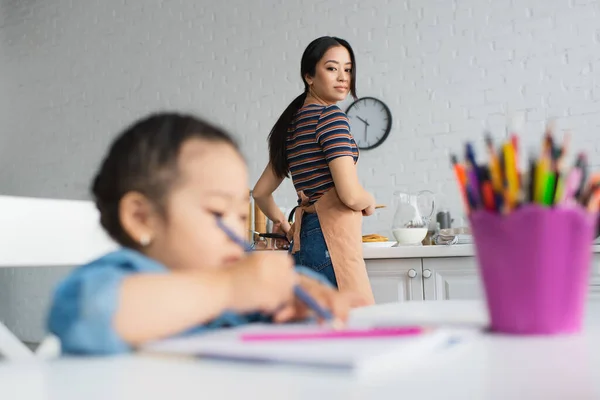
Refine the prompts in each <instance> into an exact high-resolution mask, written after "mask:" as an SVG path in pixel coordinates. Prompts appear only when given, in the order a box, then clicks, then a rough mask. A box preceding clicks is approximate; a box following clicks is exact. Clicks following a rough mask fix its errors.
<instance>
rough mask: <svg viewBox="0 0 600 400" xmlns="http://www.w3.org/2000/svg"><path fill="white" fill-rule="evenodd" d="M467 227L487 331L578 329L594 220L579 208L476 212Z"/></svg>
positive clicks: (536, 207)
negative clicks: (482, 294)
mask: <svg viewBox="0 0 600 400" xmlns="http://www.w3.org/2000/svg"><path fill="white" fill-rule="evenodd" d="M470 220H471V228H472V232H473V239H474V242H475V251H476V254H477V260H478V264H479V270H480V272H481V277H482V281H483V285H484V288H485V295H486V301H487V307H488V311H489V314H490V319H491V330H492V331H495V332H502V333H510V334H520V335H534V334H560V333H576V332H579V331H580V330H581V327H582V321H583V315H584V307H585V302H586V297H587V291H588V283H589V276H590V258H591V253H592V249H591V245H592V242H593V237H594V233H595V230H594V229H595V223H596V221H595V217H594V216H593V215H591V214H589V213H588V212H586V211H585V209H583V208H582V207H579V206H557V207H554V208H548V207H541V206H539V205H525V206H523V207H521V208H519V209H517V210H515V211H513V212H511V213H510V214H508V215H501V214H497V213H491V212H489V211H485V210H477V211H474V212H472V213H471V216H470Z"/></svg>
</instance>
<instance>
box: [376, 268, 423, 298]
mask: <svg viewBox="0 0 600 400" xmlns="http://www.w3.org/2000/svg"><path fill="white" fill-rule="evenodd" d="M365 263H366V265H367V273H368V275H369V280H370V281H371V287H372V288H373V296H374V297H375V303H377V304H382V303H396V302H399V301H409V300H423V281H422V273H421V272H422V269H421V259H420V258H394V259H371V260H365Z"/></svg>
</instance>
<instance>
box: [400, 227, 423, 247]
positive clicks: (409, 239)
mask: <svg viewBox="0 0 600 400" xmlns="http://www.w3.org/2000/svg"><path fill="white" fill-rule="evenodd" d="M392 233H393V234H394V237H395V238H396V240H397V241H398V244H416V243H421V242H422V241H423V239H425V236H427V228H394V229H392Z"/></svg>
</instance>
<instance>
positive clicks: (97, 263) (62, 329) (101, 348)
mask: <svg viewBox="0 0 600 400" xmlns="http://www.w3.org/2000/svg"><path fill="white" fill-rule="evenodd" d="M296 270H297V272H298V273H301V274H303V275H306V276H309V277H311V278H313V279H316V280H318V281H320V282H322V283H324V284H326V285H328V286H331V285H330V284H329V283H328V282H327V280H326V279H325V278H324V277H323V276H322V275H320V274H318V273H316V272H314V271H312V270H310V269H308V268H305V267H296ZM168 272H169V270H168V269H167V268H166V267H165V266H164V265H162V264H160V263H159V262H157V261H155V260H153V259H151V258H148V257H146V256H144V255H143V254H141V253H139V252H137V251H135V250H130V249H120V250H117V251H114V252H111V253H108V254H106V255H104V256H102V257H100V258H99V259H96V260H94V261H92V262H90V263H88V264H85V265H83V266H81V267H79V268H77V269H76V270H75V271H73V272H72V273H71V274H70V275H69V276H68V277H67V278H65V279H64V280H63V281H62V282H61V283H60V284H59V285H58V286H57V288H56V290H55V292H54V296H53V299H52V305H51V307H50V312H49V315H48V320H47V326H48V330H49V331H50V332H51V333H52V334H54V335H56V336H57V337H58V338H59V339H60V341H61V346H62V352H63V353H70V354H117V353H125V352H129V351H132V350H133V349H132V347H131V346H130V345H129V344H127V343H126V342H125V341H124V340H123V339H122V338H121V337H119V335H118V334H117V332H116V331H115V330H114V327H113V319H114V315H115V312H116V311H117V307H118V299H119V290H120V287H121V283H122V281H123V279H124V278H126V277H128V276H131V275H133V274H141V273H168ZM251 322H270V317H269V316H267V315H264V314H260V313H250V314H238V313H235V312H231V311H225V312H223V313H222V314H221V315H219V316H218V317H217V318H215V319H214V320H212V321H209V322H208V323H206V324H203V325H198V326H196V327H193V328H191V329H189V330H187V331H185V332H181V333H180V335H186V334H193V333H199V332H202V331H206V330H211V329H218V328H224V327H230V326H237V325H243V324H248V323H251Z"/></svg>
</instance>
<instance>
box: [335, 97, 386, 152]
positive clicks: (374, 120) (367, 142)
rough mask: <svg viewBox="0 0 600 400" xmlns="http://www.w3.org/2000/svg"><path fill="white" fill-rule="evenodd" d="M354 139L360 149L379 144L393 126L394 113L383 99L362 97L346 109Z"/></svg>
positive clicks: (370, 147) (371, 147)
mask: <svg viewBox="0 0 600 400" xmlns="http://www.w3.org/2000/svg"><path fill="white" fill-rule="evenodd" d="M346 115H347V116H348V119H349V120H350V129H351V131H352V136H354V141H355V142H356V144H357V145H358V147H359V148H360V149H363V150H367V149H373V148H375V147H377V146H379V145H380V144H381V143H383V141H384V140H385V139H387V137H388V135H389V133H390V129H391V128H392V113H391V112H390V109H389V108H388V107H387V106H386V105H385V103H383V102H382V101H381V100H377V99H375V98H373V97H362V98H360V99H358V100H356V101H355V102H354V103H352V104H350V107H348V109H347V110H346Z"/></svg>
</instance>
